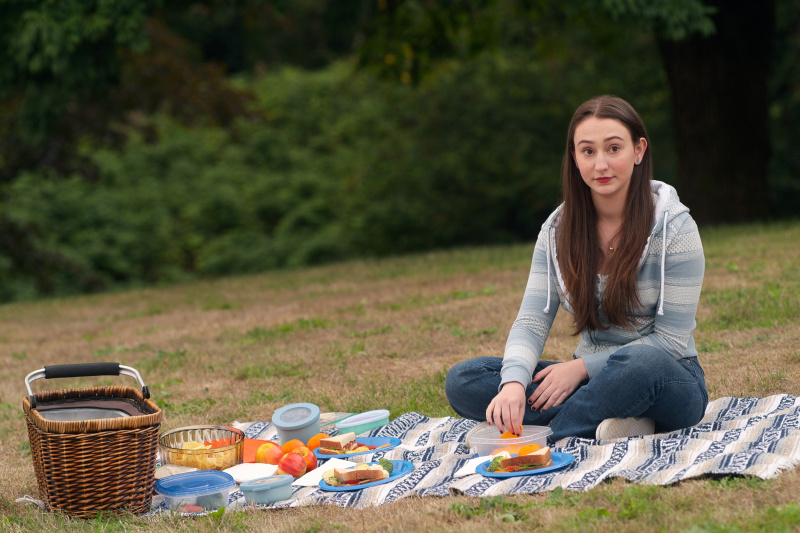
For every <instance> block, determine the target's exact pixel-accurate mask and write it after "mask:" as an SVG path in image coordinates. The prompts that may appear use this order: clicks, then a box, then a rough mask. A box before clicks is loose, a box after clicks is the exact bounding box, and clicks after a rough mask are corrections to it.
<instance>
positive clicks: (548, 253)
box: [543, 227, 553, 313]
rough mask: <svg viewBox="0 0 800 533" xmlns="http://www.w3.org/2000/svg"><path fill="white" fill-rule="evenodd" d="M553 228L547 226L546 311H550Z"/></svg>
mask: <svg viewBox="0 0 800 533" xmlns="http://www.w3.org/2000/svg"><path fill="white" fill-rule="evenodd" d="M552 231H553V228H552V227H551V228H547V254H546V255H547V305H546V306H545V308H544V309H543V311H544V312H545V313H549V312H550V244H551V240H550V239H551V238H552V236H551V233H552Z"/></svg>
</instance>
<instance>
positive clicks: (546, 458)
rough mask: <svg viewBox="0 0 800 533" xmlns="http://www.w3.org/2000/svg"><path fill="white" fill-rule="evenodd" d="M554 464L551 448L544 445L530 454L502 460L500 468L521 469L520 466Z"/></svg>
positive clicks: (532, 466)
mask: <svg viewBox="0 0 800 533" xmlns="http://www.w3.org/2000/svg"><path fill="white" fill-rule="evenodd" d="M551 464H553V459H552V457H551V455H550V448H548V447H544V448H542V449H541V450H536V451H535V452H533V453H529V454H528V455H518V456H516V457H510V458H508V459H503V460H502V461H500V468H502V469H504V470H519V469H520V468H542V467H545V466H550V465H551Z"/></svg>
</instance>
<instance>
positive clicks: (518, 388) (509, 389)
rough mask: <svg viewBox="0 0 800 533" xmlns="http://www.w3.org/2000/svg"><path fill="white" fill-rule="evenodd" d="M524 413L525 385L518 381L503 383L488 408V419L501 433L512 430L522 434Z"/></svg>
mask: <svg viewBox="0 0 800 533" xmlns="http://www.w3.org/2000/svg"><path fill="white" fill-rule="evenodd" d="M524 415H525V387H524V386H523V385H522V383H518V382H516V381H512V382H509V383H506V384H505V385H503V388H502V389H500V392H499V393H497V396H495V397H494V399H492V401H491V402H490V403H489V406H488V407H487V408H486V421H487V422H488V423H489V424H490V425H493V426H495V427H496V428H497V429H498V431H499V432H500V433H504V432H505V431H510V432H511V433H514V434H516V435H521V434H522V418H523V416H524Z"/></svg>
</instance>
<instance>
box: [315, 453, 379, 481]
mask: <svg viewBox="0 0 800 533" xmlns="http://www.w3.org/2000/svg"><path fill="white" fill-rule="evenodd" d="M393 469H394V465H393V464H392V462H391V461H390V460H388V459H384V458H381V459H380V461H379V462H378V464H374V465H369V464H366V463H360V464H357V465H356V466H355V467H354V468H347V469H345V468H334V469H333V470H328V471H327V472H324V473H323V474H322V479H323V480H324V481H325V483H327V484H328V485H330V486H331V487H342V486H346V485H361V484H364V483H372V482H373V481H380V480H381V479H386V478H388V477H389V476H390V475H391V473H392V470H393Z"/></svg>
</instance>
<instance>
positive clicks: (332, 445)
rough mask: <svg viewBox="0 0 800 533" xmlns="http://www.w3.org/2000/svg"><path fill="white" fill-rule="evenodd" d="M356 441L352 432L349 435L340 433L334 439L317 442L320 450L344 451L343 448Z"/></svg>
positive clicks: (329, 438)
mask: <svg viewBox="0 0 800 533" xmlns="http://www.w3.org/2000/svg"><path fill="white" fill-rule="evenodd" d="M354 440H356V434H355V433H353V432H352V431H351V432H350V433H342V434H341V435H337V436H335V437H328V438H327V439H320V440H319V447H320V448H327V449H329V450H344V447H345V446H347V445H348V444H350V443H351V442H353V441H354Z"/></svg>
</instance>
